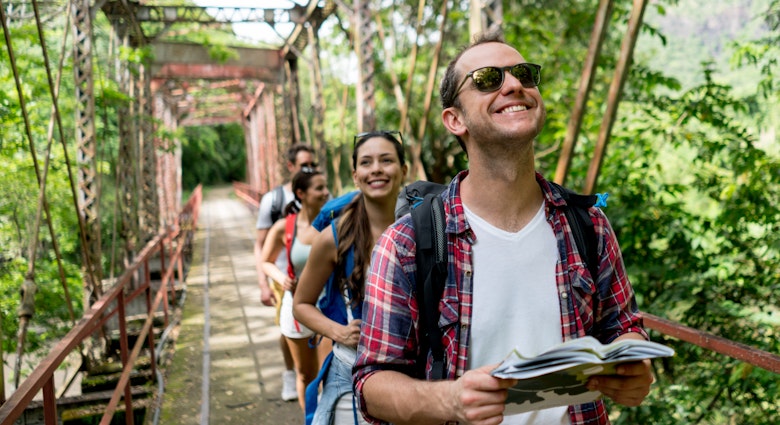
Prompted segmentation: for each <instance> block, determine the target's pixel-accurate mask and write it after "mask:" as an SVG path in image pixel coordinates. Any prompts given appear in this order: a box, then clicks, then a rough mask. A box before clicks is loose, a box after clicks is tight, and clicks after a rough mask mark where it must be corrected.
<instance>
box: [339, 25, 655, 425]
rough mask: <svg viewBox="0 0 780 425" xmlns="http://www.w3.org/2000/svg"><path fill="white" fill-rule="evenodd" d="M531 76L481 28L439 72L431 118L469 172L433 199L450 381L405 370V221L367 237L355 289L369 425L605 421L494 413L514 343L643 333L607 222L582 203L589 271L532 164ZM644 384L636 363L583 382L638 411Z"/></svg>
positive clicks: (537, 107) (582, 415)
mask: <svg viewBox="0 0 780 425" xmlns="http://www.w3.org/2000/svg"><path fill="white" fill-rule="evenodd" d="M539 82H540V67H539V66H538V65H534V64H528V63H526V62H525V60H524V59H523V57H522V56H521V55H520V53H519V52H518V51H517V50H515V49H514V48H513V47H511V46H509V45H507V44H506V43H505V42H504V41H503V40H502V39H500V37H498V36H496V35H491V34H487V35H483V36H482V37H481V38H479V39H477V40H475V42H474V43H473V44H472V45H471V46H469V47H468V48H466V49H465V50H464V51H462V52H461V53H460V54H459V55H458V56H456V57H455V59H453V61H452V62H450V64H449V66H448V68H447V71H446V73H445V76H444V80H443V81H442V84H441V101H442V107H443V111H442V121H443V123H444V125H445V126H446V127H447V129H448V130H449V131H450V132H451V133H452V134H453V135H455V136H456V137H457V139H458V142H459V143H460V144H461V146H462V147H463V148H464V150H466V152H467V154H468V157H469V170H467V171H463V172H461V173H460V174H458V176H456V177H455V179H453V181H452V182H451V183H450V185H449V187H448V189H447V190H446V191H445V192H444V193H443V194H442V198H443V200H444V205H445V213H446V219H447V223H446V232H447V237H448V240H449V270H448V278H447V282H446V285H445V288H444V293H443V296H442V299H441V301H440V303H439V310H440V314H441V317H440V319H439V326H440V327H441V330H442V335H443V336H442V342H443V346H444V350H445V354H446V363H447V364H446V367H447V372H446V375H447V378H448V380H444V381H426V380H420V379H415V378H413V377H412V376H411V375H412V372H411V371H413V370H414V369H415V362H416V359H417V351H418V339H419V337H420V335H419V334H418V328H417V321H418V308H419V306H418V304H417V300H416V297H415V294H414V288H415V270H416V264H415V252H416V248H415V243H414V229H413V228H412V222H411V219H410V217H409V216H408V215H407V216H406V217H404V218H402V219H401V220H399V221H398V222H396V224H394V225H393V226H391V227H390V228H388V229H387V231H385V233H384V234H383V235H382V237H381V238H380V239H379V241H378V243H377V245H376V247H375V249H374V253H373V256H372V260H371V267H370V271H369V275H368V280H367V283H366V293H365V303H364V307H363V324H362V331H361V338H360V343H359V346H358V357H357V361H356V364H355V367H354V384H355V392H356V396H357V400H358V403H359V405H360V408H361V412H362V413H363V415H364V417H365V418H366V419H367V420H369V421H370V422H372V423H377V424H379V423H386V422H392V423H395V424H402V423H410V424H428V423H430V424H438V423H445V422H459V423H464V424H465V423H469V424H499V423H504V424H544V425H548V424H555V425H558V424H562V425H569V424H573V425H579V424H608V423H609V419H608V418H607V413H606V411H605V408H604V404H603V402H601V401H596V402H592V403H586V404H581V405H576V406H568V407H566V406H564V407H559V408H548V409H544V410H537V411H532V412H526V413H520V414H514V415H507V416H504V402H505V400H506V397H507V392H506V389H507V388H509V387H511V386H513V385H514V384H516V381H515V380H511V379H498V378H494V377H492V376H491V375H490V371H491V370H492V369H494V368H495V366H497V364H498V363H499V362H500V361H501V360H502V359H503V358H504V357H505V356H506V355H507V354H508V353H509V352H510V351H511V350H512V349H513V348H514V347H518V349H519V350H520V351H521V353H522V354H523V355H525V356H533V355H537V354H539V353H541V352H543V351H545V350H546V349H548V348H550V347H552V346H554V345H557V344H559V343H561V342H563V341H568V340H571V339H575V338H579V337H583V336H585V335H591V336H593V337H595V338H597V339H599V340H600V341H601V342H602V343H609V342H612V341H613V340H616V339H627V338H634V339H646V338H647V334H646V333H645V331H644V330H643V329H642V327H641V317H640V315H639V311H638V309H637V306H636V302H635V299H634V292H633V290H632V288H631V285H630V283H629V281H628V279H627V277H626V275H625V270H624V267H623V260H622V256H621V253H620V248H619V246H618V243H617V240H616V238H615V235H614V232H613V231H612V228H611V226H610V224H609V222H608V220H607V218H606V217H605V216H604V214H603V213H602V212H601V211H600V210H599V209H597V208H591V209H590V211H589V213H590V216H591V219H592V220H593V222H594V225H595V229H596V234H597V237H598V254H599V267H598V270H599V271H598V275H597V276H596V277H595V278H593V277H591V276H590V272H588V271H587V266H586V265H585V264H584V263H583V261H582V258H581V257H580V254H579V253H578V252H577V247H576V244H575V242H574V238H573V235H572V233H571V227H570V226H569V223H568V221H567V219H566V216H565V215H564V212H563V210H562V209H561V207H562V206H564V205H565V201H564V200H563V199H562V198H561V197H560V195H558V193H557V192H554V191H552V190H551V189H550V186H549V184H548V183H547V182H546V181H545V180H544V178H542V176H541V175H540V174H538V173H536V171H535V168H534V148H533V143H534V138H535V137H536V136H537V135H538V134H539V132H540V131H541V129H542V127H543V125H544V120H545V114H546V113H545V108H544V103H543V101H542V99H541V96H540V94H539V90H538V89H537V85H538V84H539ZM430 361H431V360H430V356H429V360H428V363H429V364H428V365H427V371H428V374H429V375H428V376H429V377H430ZM652 382H653V377H652V374H651V371H650V362H649V361H643V362H635V363H626V364H623V365H621V366H620V367H619V368H618V370H617V374H616V375H610V376H598V377H595V378H591V380H590V381H589V382H588V388H589V389H590V390H591V391H600V392H601V393H602V394H604V395H605V396H607V397H609V398H611V399H612V400H614V401H615V402H617V403H620V404H624V405H628V406H636V405H638V404H639V403H641V402H642V400H643V399H644V398H645V396H647V394H648V392H649V391H650V385H651V383H652Z"/></svg>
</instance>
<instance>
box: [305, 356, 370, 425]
mask: <svg viewBox="0 0 780 425" xmlns="http://www.w3.org/2000/svg"><path fill="white" fill-rule="evenodd" d="M344 394H352V365H350V364H346V363H344V362H343V361H341V360H339V358H338V357H337V356H334V357H333V360H332V361H331V362H330V368H329V369H328V374H327V375H326V376H325V386H324V387H323V389H322V395H321V396H320V401H319V403H317V411H316V412H315V413H314V419H313V420H312V425H332V424H333V419H334V413H335V411H336V403H338V401H339V399H340V398H341V396H343V395H344ZM357 415H358V417H359V419H362V418H360V413H359V412H358V413H357ZM339 425H341V424H339Z"/></svg>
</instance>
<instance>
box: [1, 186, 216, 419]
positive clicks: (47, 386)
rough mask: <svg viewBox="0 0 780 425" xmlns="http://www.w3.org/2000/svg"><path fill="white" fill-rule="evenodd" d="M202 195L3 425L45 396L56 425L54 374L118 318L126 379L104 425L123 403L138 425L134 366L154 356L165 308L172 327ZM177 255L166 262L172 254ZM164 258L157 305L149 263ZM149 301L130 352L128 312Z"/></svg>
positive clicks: (50, 363)
mask: <svg viewBox="0 0 780 425" xmlns="http://www.w3.org/2000/svg"><path fill="white" fill-rule="evenodd" d="M201 200H202V190H201V187H200V186H198V187H197V188H196V189H195V190H194V191H193V192H192V195H191V196H190V199H189V201H188V202H187V204H186V205H185V206H184V208H182V211H181V213H180V214H179V216H178V219H177V222H176V224H175V225H174V226H173V228H172V229H170V230H169V231H165V232H161V233H160V234H159V235H157V236H156V237H155V238H154V239H152V240H151V241H149V243H147V244H146V246H145V247H144V248H143V249H142V250H141V252H139V253H138V255H137V256H136V260H135V261H134V262H133V263H132V264H131V265H130V266H128V267H127V269H126V270H125V271H124V273H122V275H121V276H119V277H118V278H117V280H116V283H115V285H114V286H113V288H111V290H110V291H108V292H107V293H105V294H104V295H103V297H101V298H100V299H99V300H98V301H97V302H95V304H94V305H92V307H91V308H90V309H89V311H86V312H85V313H84V316H83V317H82V319H81V321H79V323H78V324H76V326H75V327H74V328H73V329H71V331H70V332H68V334H67V335H65V337H64V338H63V339H62V340H61V341H59V342H58V343H57V344H56V345H55V346H54V347H53V348H52V349H51V352H50V353H49V355H48V356H46V357H45V358H44V359H43V360H42V361H41V362H40V363H39V364H38V366H37V367H36V368H35V370H33V371H32V373H31V374H30V375H29V376H28V377H27V379H25V380H24V382H22V384H21V385H19V388H17V389H16V391H15V392H14V393H13V394H12V395H11V396H10V397H9V398H8V400H7V401H6V402H5V404H3V405H2V406H0V425H12V424H13V423H14V422H15V421H16V420H17V419H18V418H19V417H20V416H21V415H22V414H24V412H25V410H26V409H27V407H28V406H29V405H30V403H31V402H32V400H33V398H34V397H35V396H36V395H37V394H38V393H39V392H40V391H42V392H43V418H44V423H45V424H46V425H56V424H57V423H58V415H57V397H56V396H55V388H54V372H55V371H56V370H57V368H58V367H59V366H60V365H61V364H62V363H63V362H64V361H65V359H66V358H67V357H68V355H69V354H70V353H71V352H73V350H75V349H76V348H77V347H79V346H80V344H82V342H83V341H85V340H86V339H88V338H90V337H91V336H92V335H93V334H95V333H96V332H99V331H101V329H102V328H103V326H104V325H105V323H106V322H107V321H108V320H109V319H112V318H114V317H115V318H116V321H117V322H118V327H119V345H120V357H121V361H122V366H123V368H122V373H121V375H120V377H119V381H118V383H117V385H116V388H115V389H114V391H113V393H112V396H111V399H110V401H109V402H108V406H107V408H106V410H105V412H104V414H103V417H102V419H101V421H100V424H101V425H107V424H110V423H111V420H112V418H113V416H114V413H115V412H116V411H117V407H118V404H119V401H120V399H123V401H124V407H125V423H128V424H132V423H135V421H134V419H133V407H132V406H133V398H132V391H131V388H130V374H131V373H132V372H133V370H134V368H135V361H136V359H137V358H138V356H139V354H140V352H141V349H142V348H143V346H144V345H145V344H148V347H149V349H150V351H153V350H154V332H152V331H151V330H152V324H153V319H154V315H155V312H157V311H158V308H159V307H160V306H162V309H163V312H164V317H165V324H166V325H167V324H168V321H169V315H168V305H169V299H168V297H169V296H170V297H171V298H173V299H175V296H176V293H175V290H176V288H175V281H174V279H175V276H174V272H178V277H179V279H183V277H184V257H185V256H186V255H187V254H188V252H185V251H184V250H185V249H188V250H189V249H190V246H191V243H192V237H193V233H194V232H195V229H196V226H197V222H198V215H199V213H200V204H201ZM171 252H172V254H171V255H170V256H169V257H170V258H166V256H167V253H171ZM156 258H159V263H160V267H161V270H160V275H161V282H160V287H159V289H158V290H157V292H156V294H155V298H154V300H152V289H151V282H152V280H151V273H150V270H149V261H150V260H154V259H156ZM142 295H143V296H145V297H146V320H145V322H144V324H143V327H142V328H141V331H140V333H139V335H138V336H137V340H136V342H135V345H134V346H133V347H130V346H129V344H130V343H129V339H128V332H127V315H126V312H125V308H126V307H127V306H128V304H129V303H130V302H131V301H132V300H134V299H136V298H138V297H140V296H142ZM151 368H152V373H155V362H154V361H152V362H151Z"/></svg>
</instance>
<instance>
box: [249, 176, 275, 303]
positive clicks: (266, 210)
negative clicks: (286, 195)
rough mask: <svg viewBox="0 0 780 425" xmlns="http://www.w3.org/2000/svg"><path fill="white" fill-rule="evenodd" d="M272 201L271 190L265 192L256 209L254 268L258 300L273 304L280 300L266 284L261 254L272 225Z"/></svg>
mask: <svg viewBox="0 0 780 425" xmlns="http://www.w3.org/2000/svg"><path fill="white" fill-rule="evenodd" d="M272 203H273V195H272V193H271V192H268V193H266V194H265V195H263V197H262V198H261V199H260V205H259V207H258V209H257V224H256V225H255V227H256V228H257V235H256V236H255V246H254V254H255V269H256V270H257V286H259V287H260V302H262V303H263V305H267V306H273V305H276V303H278V302H281V301H282V300H277V299H276V296H274V292H273V291H272V290H271V286H270V285H269V284H268V277H267V276H266V275H265V273H263V261H262V259H261V255H262V252H263V244H264V243H265V238H266V236H267V235H268V229H270V228H271V226H273V224H274V223H273V221H271V204H272Z"/></svg>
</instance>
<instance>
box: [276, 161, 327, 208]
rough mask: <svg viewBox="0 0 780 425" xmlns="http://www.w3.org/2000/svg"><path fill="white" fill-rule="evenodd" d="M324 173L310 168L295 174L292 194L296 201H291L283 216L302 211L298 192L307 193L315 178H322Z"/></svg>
mask: <svg viewBox="0 0 780 425" xmlns="http://www.w3.org/2000/svg"><path fill="white" fill-rule="evenodd" d="M321 175H322V171H319V170H316V169H314V168H308V167H304V168H302V169H301V171H298V172H297V173H295V175H294V176H293V178H292V192H293V196H294V197H295V199H293V200H292V201H290V203H288V204H287V205H286V206H285V207H284V211H283V214H282V215H283V216H287V215H289V214H293V213H297V212H298V211H300V210H301V199H300V198H298V191H299V190H302V191H304V192H305V191H307V190H309V188H310V187H311V185H312V180H314V176H321Z"/></svg>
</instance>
